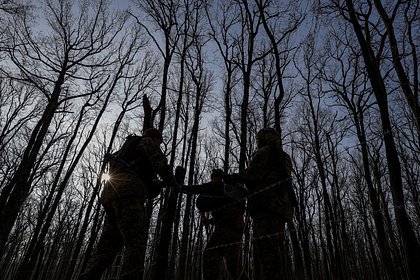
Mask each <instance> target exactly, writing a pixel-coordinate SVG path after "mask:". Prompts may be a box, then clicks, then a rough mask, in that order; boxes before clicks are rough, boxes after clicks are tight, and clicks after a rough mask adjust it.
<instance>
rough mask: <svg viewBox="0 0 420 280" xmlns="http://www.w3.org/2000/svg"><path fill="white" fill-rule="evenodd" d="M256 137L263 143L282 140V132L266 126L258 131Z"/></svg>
mask: <svg viewBox="0 0 420 280" xmlns="http://www.w3.org/2000/svg"><path fill="white" fill-rule="evenodd" d="M256 138H257V139H258V141H260V142H263V143H266V144H268V143H273V142H279V141H280V133H278V131H277V130H275V129H274V128H271V127H266V128H263V129H261V130H260V131H258V133H257V136H256Z"/></svg>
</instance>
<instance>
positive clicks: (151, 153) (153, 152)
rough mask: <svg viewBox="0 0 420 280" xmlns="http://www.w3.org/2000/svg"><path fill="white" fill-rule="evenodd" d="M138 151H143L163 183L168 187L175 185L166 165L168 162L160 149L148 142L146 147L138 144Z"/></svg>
mask: <svg viewBox="0 0 420 280" xmlns="http://www.w3.org/2000/svg"><path fill="white" fill-rule="evenodd" d="M140 149H142V150H143V152H144V153H145V155H146V156H147V158H148V159H149V162H150V164H151V165H152V168H153V170H154V171H155V172H156V173H157V174H159V176H160V177H161V178H162V180H163V181H164V183H165V184H168V185H169V186H172V185H175V184H176V183H175V178H174V175H173V173H172V171H171V169H170V167H169V165H168V160H167V159H166V157H165V155H164V154H163V152H162V150H161V149H160V147H159V146H157V145H156V144H154V143H153V142H152V141H150V142H149V143H147V145H141V144H140Z"/></svg>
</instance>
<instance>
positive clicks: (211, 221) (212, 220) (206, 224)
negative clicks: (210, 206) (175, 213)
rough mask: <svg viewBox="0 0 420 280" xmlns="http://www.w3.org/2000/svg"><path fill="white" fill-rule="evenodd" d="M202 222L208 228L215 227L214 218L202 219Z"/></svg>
mask: <svg viewBox="0 0 420 280" xmlns="http://www.w3.org/2000/svg"><path fill="white" fill-rule="evenodd" d="M201 222H202V223H203V225H205V226H208V225H214V219H213V218H210V219H209V218H207V217H203V216H202V217H201Z"/></svg>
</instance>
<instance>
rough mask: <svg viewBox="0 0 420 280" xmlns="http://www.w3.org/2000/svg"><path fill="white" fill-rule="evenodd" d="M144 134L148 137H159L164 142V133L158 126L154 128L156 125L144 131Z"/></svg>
mask: <svg viewBox="0 0 420 280" xmlns="http://www.w3.org/2000/svg"><path fill="white" fill-rule="evenodd" d="M143 135H144V136H146V137H152V138H157V139H159V140H160V141H162V142H163V137H162V133H160V131H159V130H157V129H156V128H154V127H151V128H148V129H146V130H145V131H144V133H143Z"/></svg>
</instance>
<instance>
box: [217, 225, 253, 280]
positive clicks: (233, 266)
mask: <svg viewBox="0 0 420 280" xmlns="http://www.w3.org/2000/svg"><path fill="white" fill-rule="evenodd" d="M244 228H245V223H244V222H243V220H242V218H241V220H238V221H235V222H232V223H231V224H229V225H226V228H225V230H224V232H225V238H226V243H230V244H231V246H229V247H226V248H224V249H223V256H224V258H225V261H226V268H227V270H228V272H229V274H230V275H231V277H232V278H233V279H235V280H238V279H239V280H247V279H249V278H248V275H247V273H246V272H245V269H244V267H243V266H242V260H241V244H242V235H243V232H244Z"/></svg>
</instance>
